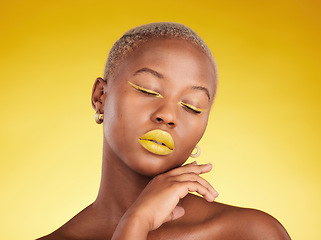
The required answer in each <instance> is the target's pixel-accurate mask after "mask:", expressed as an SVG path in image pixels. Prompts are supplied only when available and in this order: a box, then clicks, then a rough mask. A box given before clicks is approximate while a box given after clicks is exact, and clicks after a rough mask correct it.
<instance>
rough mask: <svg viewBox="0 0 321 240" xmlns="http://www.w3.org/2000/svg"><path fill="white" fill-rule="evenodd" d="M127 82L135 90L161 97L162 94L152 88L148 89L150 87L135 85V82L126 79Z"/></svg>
mask: <svg viewBox="0 0 321 240" xmlns="http://www.w3.org/2000/svg"><path fill="white" fill-rule="evenodd" d="M128 83H129V84H130V85H132V87H133V88H135V89H136V90H138V91H139V92H142V93H144V94H147V95H151V96H155V97H159V98H163V96H162V95H161V94H160V93H158V92H155V91H153V90H150V89H146V88H143V87H140V86H137V85H136V84H134V83H132V82H130V81H128Z"/></svg>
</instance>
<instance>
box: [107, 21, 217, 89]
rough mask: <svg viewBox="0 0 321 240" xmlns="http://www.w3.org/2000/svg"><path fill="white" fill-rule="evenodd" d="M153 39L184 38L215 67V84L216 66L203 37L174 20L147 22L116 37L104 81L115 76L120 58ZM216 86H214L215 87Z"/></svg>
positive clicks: (108, 59) (122, 58) (109, 55)
mask: <svg viewBox="0 0 321 240" xmlns="http://www.w3.org/2000/svg"><path fill="white" fill-rule="evenodd" d="M155 39H180V40H185V41H188V42H190V43H192V44H193V45H195V46H196V47H198V48H199V49H200V50H202V51H203V52H204V53H205V54H206V55H207V56H208V57H209V58H210V59H211V60H212V61H213V64H214V68H215V75H216V77H215V78H216V79H215V80H214V82H215V86H217V66H216V62H215V60H214V57H213V55H212V53H211V51H210V49H209V48H208V46H207V45H206V43H205V42H204V41H203V39H202V38H201V37H200V36H199V35H198V34H197V33H196V32H195V31H193V30H192V29H191V28H189V27H187V26H185V25H183V24H180V23H174V22H157V23H149V24H145V25H141V26H138V27H135V28H133V29H131V30H129V31H127V32H125V34H124V35H123V36H122V37H121V38H120V39H118V40H117V41H116V42H115V43H114V45H113V46H112V48H111V49H110V51H109V54H108V58H107V62H106V65H105V70H104V77H103V79H104V81H110V80H111V79H113V78H114V77H115V74H116V73H117V71H118V68H119V65H120V64H121V62H122V60H124V58H125V57H126V56H128V54H129V53H130V52H132V51H134V50H135V49H136V48H138V47H139V46H140V45H141V44H142V43H144V42H147V41H150V40H155ZM215 88H216V87H215Z"/></svg>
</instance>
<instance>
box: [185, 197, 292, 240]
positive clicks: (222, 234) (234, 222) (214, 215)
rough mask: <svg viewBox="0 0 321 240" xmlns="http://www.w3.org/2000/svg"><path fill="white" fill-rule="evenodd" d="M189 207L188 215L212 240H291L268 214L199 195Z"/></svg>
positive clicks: (191, 199)
mask: <svg viewBox="0 0 321 240" xmlns="http://www.w3.org/2000/svg"><path fill="white" fill-rule="evenodd" d="M185 204H186V208H187V209H186V213H187V214H189V215H190V217H193V218H194V219H195V220H197V221H198V223H199V224H200V225H201V226H202V227H201V228H202V231H203V233H204V232H207V233H209V234H208V236H209V238H208V239H220V240H223V239H229V240H232V239H247V240H251V239H253V240H254V239H255V240H265V239H266V240H267V239H268V240H289V239H290V237H289V235H288V233H287V231H286V230H285V228H284V227H283V226H282V224H281V223H280V222H279V221H278V220H276V219H275V218H274V217H272V216H271V215H269V214H267V213H265V212H262V211H259V210H256V209H249V208H240V207H235V206H230V205H226V204H222V203H218V202H213V203H208V202H207V201H205V200H204V199H203V198H200V197H197V196H195V195H190V196H189V197H188V198H187V199H186V202H185ZM187 217H188V218H189V216H187ZM195 220H194V221H195ZM200 225H198V226H200ZM199 228H200V227H199ZM202 239H207V237H205V236H203V238H202Z"/></svg>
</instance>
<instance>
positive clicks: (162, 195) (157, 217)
mask: <svg viewBox="0 0 321 240" xmlns="http://www.w3.org/2000/svg"><path fill="white" fill-rule="evenodd" d="M211 169H212V165H211V164H206V165H197V164H196V163H193V164H188V165H185V166H183V167H178V168H176V169H173V170H171V171H169V172H166V173H164V174H160V175H158V176H156V177H155V178H154V179H153V180H152V181H151V182H150V183H149V184H148V185H147V186H146V188H145V189H144V190H143V192H142V193H141V195H140V196H139V197H138V199H137V200H136V201H135V203H134V204H133V205H132V206H131V207H130V208H129V209H128V210H127V212H126V213H125V214H124V216H123V217H122V218H121V220H120V222H119V224H118V226H117V228H116V230H115V232H114V235H113V238H112V240H118V239H122V240H132V239H135V240H137V239H139V240H143V239H147V235H148V233H149V232H150V231H153V230H155V229H157V228H159V227H160V226H161V225H162V224H163V223H165V222H168V221H172V220H175V219H178V218H180V217H182V216H183V215H184V214H185V210H184V209H183V208H182V207H181V206H177V205H178V203H179V200H180V199H182V198H184V197H185V196H186V195H187V194H188V193H189V192H197V193H199V194H201V195H202V196H203V197H204V198H205V199H206V200H207V201H209V202H211V201H214V200H215V198H216V197H217V196H218V193H217V192H216V191H215V190H214V188H213V187H212V186H211V185H210V184H209V183H208V182H207V181H206V180H205V179H203V178H201V177H200V176H199V175H200V174H202V173H206V172H209V171H210V170H211Z"/></svg>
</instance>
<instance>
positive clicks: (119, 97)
mask: <svg viewBox="0 0 321 240" xmlns="http://www.w3.org/2000/svg"><path fill="white" fill-rule="evenodd" d="M215 77H216V73H215V68H214V65H213V61H212V60H211V59H210V57H208V56H207V55H206V54H205V53H204V52H203V51H201V50H200V49H199V48H197V47H195V46H194V45H192V44H191V43H189V42H186V41H184V40H177V39H165V40H152V41H149V42H147V43H144V44H143V45H142V46H140V47H139V48H138V49H136V50H134V51H133V52H132V53H131V54H130V55H129V56H128V57H126V59H125V60H124V61H123V62H122V63H121V65H120V66H119V71H118V72H117V74H116V75H115V77H114V78H113V79H110V80H108V82H107V83H106V82H105V81H103V80H102V79H101V78H97V79H96V81H95V84H94V88H93V94H92V105H93V108H94V110H95V111H98V110H99V111H100V112H101V113H103V114H104V126H103V128H104V143H103V166H102V178H101V185H100V189H99V194H98V196H97V199H96V201H95V202H94V203H93V204H91V205H90V206H88V207H87V208H86V209H84V210H83V211H82V212H80V213H79V214H77V215H76V216H75V217H74V218H72V219H71V220H70V221H69V222H67V223H66V224H65V225H63V226H62V227H61V228H59V229H58V230H56V231H55V232H53V233H52V234H50V235H48V236H45V237H43V238H41V239H113V240H119V239H121V240H137V239H139V240H143V239H211V240H215V239H219V240H224V239H228V240H233V239H257V240H264V239H269V240H288V239H290V237H289V235H288V234H287V232H286V230H285V229H284V228H283V227H282V225H281V224H280V223H279V222H278V221H277V220H276V219H274V218H273V217H271V216H270V215H268V214H266V213H264V212H261V211H258V210H253V209H245V208H238V207H233V206H229V205H225V204H221V203H218V202H215V201H214V200H215V198H216V197H217V196H218V193H217V192H216V191H215V189H214V188H213V187H212V186H211V185H210V184H209V183H208V182H207V181H206V180H205V179H204V178H202V177H201V176H200V175H201V174H203V173H208V172H210V171H211V169H212V165H211V164H205V165H198V164H197V163H196V162H193V163H191V164H188V165H184V163H185V161H186V160H187V159H188V157H189V155H190V153H191V152H192V151H193V149H194V147H195V145H196V144H197V143H198V142H199V140H200V139H201V137H202V136H203V134H204V131H205V129H206V125H207V121H208V117H209V112H210V109H211V106H212V104H213V101H214V97H215V84H214V79H215ZM128 82H131V83H133V84H135V85H137V86H139V87H141V88H144V89H148V90H151V91H152V92H156V93H158V94H160V95H161V96H162V98H160V97H157V96H155V95H153V94H148V93H146V92H142V91H139V90H138V89H137V88H134V87H133V86H132V85H131V84H129V83H128ZM180 103H185V104H180ZM188 106H193V107H195V108H198V109H208V111H202V112H195V111H193V108H189V107H188ZM154 129H161V130H163V131H166V132H168V133H169V134H170V135H171V136H172V138H173V140H174V145H175V148H174V151H173V152H171V153H170V154H168V155H157V154H154V153H151V152H149V151H148V150H146V149H145V148H143V147H142V146H141V145H140V143H139V138H140V137H141V136H143V135H144V134H145V133H147V132H148V131H151V130H154ZM193 192H197V193H199V194H200V195H201V196H202V197H198V196H196V195H193V194H191V193H193Z"/></svg>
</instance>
